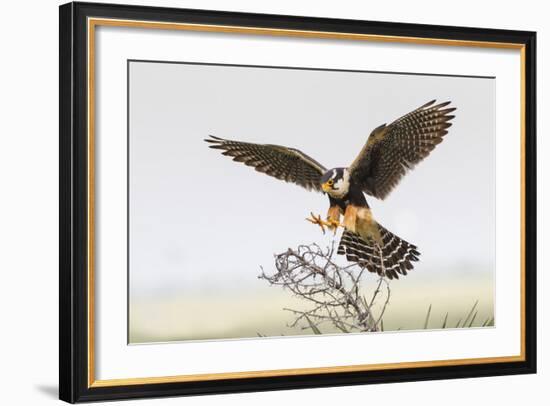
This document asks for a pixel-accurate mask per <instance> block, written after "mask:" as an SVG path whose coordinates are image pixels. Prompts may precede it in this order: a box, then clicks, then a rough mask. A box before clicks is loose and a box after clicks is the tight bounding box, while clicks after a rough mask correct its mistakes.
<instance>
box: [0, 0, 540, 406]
mask: <svg viewBox="0 0 550 406" xmlns="http://www.w3.org/2000/svg"><path fill="white" fill-rule="evenodd" d="M127 2H128V3H135V4H155V5H166V6H177V7H194V8H207V9H226V10H234V11H253V12H264V13H278V14H295V15H311V16H321V17H341V18H357V19H370V20H385V21H404V22H418V23H432V24H447V25H465V26H483V27H494V28H509V29H527V30H537V31H539V65H538V70H539V73H542V72H544V71H545V70H547V68H546V67H547V66H548V56H547V55H545V54H543V53H542V52H541V50H543V49H544V48H545V43H546V42H545V41H546V40H547V38H548V35H549V33H550V31H549V30H550V28H549V27H548V24H547V21H545V15H547V12H546V11H545V10H544V9H543V7H544V5H543V2H535V1H524V2H522V3H521V6H518V3H517V2H515V3H511V4H512V5H511V6H508V7H506V5H504V4H503V2H502V1H501V2H498V3H497V2H485V3H480V2H473V1H467V0H464V1H463V2H461V4H460V7H455V8H453V9H452V12H449V8H448V7H441V2H440V1H424V2H422V3H420V4H419V3H418V2H407V1H399V2H397V1H396V2H393V3H392V4H389V3H384V2H382V3H369V4H366V3H360V2H352V1H344V0H342V1H340V2H333V1H326V2H322V1H319V0H318V1H315V2H308V1H305V0H303V1H297V0H294V1H290V0H289V1H287V0H278V1H264V2H261V3H260V2H254V1H251V0H249V1H246V0H232V1H231V3H230V4H227V3H228V2H227V1H225V2H224V1H223V0H202V1H198V0H193V1H156V2H152V1H147V2H135V1H130V0H128V1H127ZM396 3H399V4H396ZM58 4H60V3H59V2H56V1H29V2H25V3H19V4H18V3H15V2H13V3H11V4H10V5H9V6H5V7H4V8H3V14H4V16H7V17H9V18H6V19H5V21H4V23H3V24H2V25H1V26H0V30H1V31H0V34H1V36H2V38H3V40H2V49H3V51H4V53H3V58H2V62H3V63H2V65H1V67H0V69H1V71H2V74H1V75H0V85H1V87H0V89H1V92H2V97H1V101H0V103H2V110H1V111H2V120H0V134H1V137H2V138H1V139H2V148H0V155H1V156H0V170H1V173H2V187H3V199H2V200H1V202H0V205H1V207H2V210H0V224H1V225H2V226H1V228H0V230H1V231H0V240H1V245H0V246H1V247H2V250H1V251H0V252H1V255H0V269H1V270H2V271H3V275H4V280H3V282H2V284H0V286H1V287H0V289H1V291H0V308H1V309H2V317H3V326H2V332H3V334H2V336H1V339H0V340H1V345H0V359H1V360H2V367H1V370H0V374H1V378H2V381H3V382H4V383H5V384H4V385H3V388H4V390H3V391H2V393H1V395H0V396H2V403H5V404H10V405H14V404H46V403H54V402H58V401H57V400H56V399H57V356H58V354H57V326H58V324H57V263H58V261H57V249H58V245H57V220H58V217H57V191H58V189H57V129H58V127H57V113H58V110H57V92H58V82H57V74H58V73H57V69H58V64H57V41H58V26H57V24H58V19H57V15H58V10H57V6H58ZM520 7H521V8H520ZM473 10H475V12H473ZM496 10H498V12H495V11H496ZM6 51H7V54H6ZM538 85H539V106H538V107H539V108H538V111H539V115H541V114H540V113H541V112H543V111H545V110H547V109H548V108H546V109H545V106H546V104H545V103H546V100H545V99H544V97H542V96H544V95H542V93H543V92H544V91H545V92H544V93H546V94H547V93H548V91H550V89H548V80H547V79H546V78H545V77H544V76H543V75H542V74H541V75H540V76H539V79H538ZM546 107H547V106H546ZM538 130H539V131H538V132H539V134H541V135H542V134H544V133H546V132H547V131H545V130H547V125H546V123H544V122H542V120H539V129H538ZM549 148H550V147H549V143H548V141H547V140H546V139H545V138H544V137H542V136H541V137H540V140H539V143H538V155H539V156H546V155H548V153H550V149H549ZM545 171H548V165H547V164H545V163H544V162H542V161H540V162H539V176H538V179H539V207H543V200H544V195H545V194H546V190H544V189H542V182H543V179H544V177H545V173H544V172H545ZM10 175H11V176H10ZM544 217H545V216H544V213H539V269H544V264H543V258H542V251H543V246H544V234H545V232H544V231H545V230H543V226H544V222H545V219H544ZM546 284H547V283H546V278H544V274H542V273H540V274H539V292H542V291H544V288H543V287H544V286H545V285H546ZM540 296H541V295H539V297H540ZM543 301H544V300H543V298H542V297H541V298H540V299H539V315H542V314H543V312H544V311H545V310H546V309H544V307H545V306H547V304H546V303H547V301H544V303H543ZM543 328H545V326H543V325H542V318H539V342H540V343H542V342H543V339H542V334H543V331H542V330H543ZM545 336H546V334H545ZM547 358H548V357H547V355H546V352H545V351H544V348H539V360H540V361H543V360H546V359H547ZM545 366H546V365H545V362H539V371H540V373H539V375H538V376H516V377H499V378H483V379H469V380H454V381H439V382H422V383H407V384H399V386H395V385H375V386H360V387H346V388H329V389H312V390H302V391H291V392H288V391H287V392H271V393H262V394H258V393H251V394H242V395H229V396H228V395H225V396H209V397H200V398H187V399H185V402H187V404H190V405H210V404H213V405H216V404H239V405H253V404H254V405H257V404H260V403H261V404H265V403H266V402H267V403H269V404H271V403H273V404H277V403H278V404H280V403H284V402H286V403H292V404H297V403H300V402H308V403H309V402H315V403H316V404H334V403H336V402H338V403H342V402H357V401H365V402H366V401H368V402H370V403H379V404H399V403H401V402H405V401H410V400H411V399H418V400H419V401H420V400H421V401H422V403H423V404H426V405H432V404H433V405H436V404H440V403H441V400H442V399H443V400H444V401H445V402H446V404H449V405H455V404H456V405H459V404H460V405H463V404H464V403H466V402H468V403H471V402H472V399H476V401H475V403H476V404H482V403H484V402H494V403H497V404H517V403H518V402H521V401H524V400H525V399H528V398H534V399H535V398H536V397H537V395H538V396H542V395H543V394H544V393H545V392H547V391H545V390H544V386H543V385H544V382H545V381H547V380H548V378H549V374H547V373H546V367H545ZM396 389H398V390H396ZM181 402H182V400H181V399H165V400H146V401H141V402H139V404H140V405H144V404H181ZM134 403H135V404H138V403H137V402H127V403H125V404H134ZM111 404H112V403H111Z"/></svg>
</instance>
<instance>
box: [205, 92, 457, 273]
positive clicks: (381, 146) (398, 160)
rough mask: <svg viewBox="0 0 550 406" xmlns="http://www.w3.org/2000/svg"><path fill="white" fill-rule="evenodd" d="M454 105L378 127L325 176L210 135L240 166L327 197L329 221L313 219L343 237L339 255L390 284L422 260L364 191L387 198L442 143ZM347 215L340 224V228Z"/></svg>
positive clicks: (291, 158) (431, 107)
mask: <svg viewBox="0 0 550 406" xmlns="http://www.w3.org/2000/svg"><path fill="white" fill-rule="evenodd" d="M449 104H450V102H445V103H440V104H435V100H432V101H430V102H429V103H426V104H424V105H422V106H420V107H418V108H417V109H415V110H413V111H411V112H410V113H408V114H406V115H404V116H402V117H401V118H398V119H397V120H395V121H394V122H393V123H391V124H389V125H386V124H383V125H381V126H379V127H377V128H375V129H374V130H373V131H372V132H371V134H370V136H369V138H368V139H367V142H366V144H365V145H364V146H363V148H362V149H361V152H359V155H358V156H357V157H356V158H355V160H354V161H353V162H352V163H351V165H349V166H348V167H346V168H341V167H338V168H333V169H329V170H327V169H326V168H325V167H324V166H323V165H321V164H320V163H319V162H317V161H316V160H314V159H313V158H311V157H310V156H308V155H306V154H304V153H303V152H301V151H299V150H297V149H294V148H288V147H283V146H280V145H272V144H254V143H250V142H242V141H233V140H228V139H223V138H219V137H215V136H212V135H210V138H208V139H205V141H206V142H208V143H210V144H211V145H210V148H214V149H220V150H222V151H223V152H222V154H223V155H226V156H230V157H232V158H233V160H234V161H236V162H242V163H244V164H245V165H247V166H251V167H254V168H255V169H256V171H258V172H262V173H265V174H267V175H270V176H273V177H275V178H277V179H280V180H284V181H286V182H291V183H295V184H298V185H300V186H302V187H304V188H305V189H308V190H314V191H318V192H322V193H323V194H324V193H326V194H328V198H329V203H330V207H329V209H328V214H327V217H326V220H323V219H321V216H320V215H318V216H315V215H313V213H311V217H310V218H308V219H307V220H309V221H310V222H312V223H314V224H318V225H319V226H320V227H321V229H322V230H323V233H324V232H325V227H327V228H329V229H330V230H333V231H334V232H336V230H337V228H338V227H343V228H344V232H343V234H342V237H341V239H340V242H339V245H338V251H337V253H338V254H341V255H345V256H346V258H347V260H348V261H350V262H355V263H357V264H358V265H359V266H361V267H362V268H366V269H367V270H368V271H370V272H374V273H377V274H378V275H380V276H386V277H387V278H389V279H393V278H396V279H397V278H398V277H399V274H401V275H406V274H407V272H408V271H410V270H411V269H413V265H412V262H414V261H418V257H419V255H420V253H419V251H418V249H417V247H416V246H415V245H413V244H411V243H409V242H407V241H405V240H403V239H401V238H399V237H398V236H396V235H395V234H393V233H391V232H390V231H388V230H387V229H385V228H384V227H383V226H382V225H380V224H379V223H378V222H377V221H376V220H375V219H374V217H373V215H372V212H371V210H370V208H369V205H368V203H367V200H366V198H365V193H366V194H367V195H369V196H373V197H376V198H378V199H384V198H386V196H388V194H389V193H390V192H391V191H392V190H393V188H394V187H395V186H396V185H397V184H398V183H399V181H400V180H401V178H402V177H403V176H404V175H405V174H406V173H407V171H409V170H410V169H412V168H413V167H414V166H415V165H416V164H417V163H419V162H420V161H422V160H423V159H424V158H426V157H427V156H428V155H429V154H430V152H431V151H432V150H433V149H434V148H435V146H436V145H437V144H439V143H440V142H441V141H443V137H444V136H445V135H446V134H447V132H448V131H447V129H448V128H449V127H450V126H451V123H450V121H451V120H452V119H453V118H454V116H453V115H450V114H449V113H451V112H452V111H454V110H455V108H453V107H447V106H448V105H449ZM342 215H343V223H340V219H341V216H342Z"/></svg>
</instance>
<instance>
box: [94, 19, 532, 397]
mask: <svg viewBox="0 0 550 406" xmlns="http://www.w3.org/2000/svg"><path fill="white" fill-rule="evenodd" d="M97 26H110V27H131V28H149V29H161V30H183V31H194V32H217V33H234V34H245V35H267V36H284V37H299V38H318V39H341V40H355V41H371V42H390V43H402V44H420V45H436V46H460V47H478V48H497V49H513V50H519V51H520V64H521V67H520V69H521V74H520V83H521V85H520V86H521V91H520V93H521V101H520V109H521V111H520V124H521V129H520V137H521V150H520V154H521V158H520V162H521V180H520V182H521V186H520V188H521V189H520V191H521V219H520V223H521V237H520V239H521V247H520V250H521V269H520V279H521V281H520V341H521V348H520V354H519V355H511V356H502V357H482V358H464V359H451V360H433V361H415V362H396V363H384V364H364V365H347V366H329V367H315V368H296V369H277V370H265V371H242V372H220V373H211V374H189V375H174V376H159V377H144V378H122V379H107V380H96V379H95V334H94V332H95V329H94V327H95V317H94V307H95V304H94V303H95V278H94V270H95V263H94V241H95V233H94V225H95V217H94V211H95V208H94V201H95V199H94V196H95V170H94V163H95V150H94V146H95V138H94V137H95V28H96V27H97ZM87 28H88V29H87V41H88V64H87V65H88V69H87V72H88V77H87V80H88V275H87V280H88V387H89V388H98V387H110V386H123V385H143V384H160V383H176V382H192V381H213V380H220V379H244V378H260V377H262V378H265V377H278V376H279V377H280V376H291V375H293V376H296V375H312V374H330V373H342V372H361V371H380V370H390V369H396V368H425V367H440V366H458V365H473V364H478V365H479V364H493V363H503V362H521V361H525V163H526V162H525V45H523V44H519V43H507V42H488V41H466V40H453V39H440V38H422V37H403V36H391V35H373V34H355V33H345V32H325V31H305V30H290V29H274V28H260V27H242V26H227V25H207V24H187V23H167V22H154V21H139V20H120V19H109V18H89V19H88V27H87Z"/></svg>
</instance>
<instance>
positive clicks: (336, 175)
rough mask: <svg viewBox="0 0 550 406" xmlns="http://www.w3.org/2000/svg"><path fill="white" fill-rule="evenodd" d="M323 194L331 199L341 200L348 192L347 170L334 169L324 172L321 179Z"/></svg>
mask: <svg viewBox="0 0 550 406" xmlns="http://www.w3.org/2000/svg"><path fill="white" fill-rule="evenodd" d="M321 188H322V189H323V192H326V193H328V194H329V195H330V196H331V197H334V198H337V199H341V198H343V197H344V196H346V195H347V194H348V192H349V171H348V170H347V168H334V169H329V170H328V171H326V172H325V173H324V174H323V176H322V177H321Z"/></svg>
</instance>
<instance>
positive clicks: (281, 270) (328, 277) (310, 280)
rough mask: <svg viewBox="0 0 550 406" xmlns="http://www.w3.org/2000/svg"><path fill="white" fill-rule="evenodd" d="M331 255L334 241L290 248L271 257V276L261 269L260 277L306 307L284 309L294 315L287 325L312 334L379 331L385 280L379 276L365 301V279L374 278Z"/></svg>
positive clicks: (387, 295)
mask: <svg viewBox="0 0 550 406" xmlns="http://www.w3.org/2000/svg"><path fill="white" fill-rule="evenodd" d="M335 255H336V252H335V243H334V241H333V242H332V244H331V246H330V247H327V248H326V249H322V248H321V247H320V246H319V245H317V244H311V245H300V246H298V248H296V249H291V248H289V249H288V250H286V251H285V252H283V253H281V254H277V255H275V268H276V272H275V273H273V274H272V275H268V274H266V273H265V272H264V269H263V268H262V273H261V275H260V276H259V278H260V279H263V280H266V281H267V282H268V283H269V284H270V285H272V286H281V287H282V288H283V289H286V290H288V291H290V292H291V293H292V294H293V295H294V296H296V297H298V298H300V299H302V300H303V301H304V303H305V304H306V307H307V308H306V309H305V310H299V309H291V308H285V309H284V310H286V311H289V312H291V313H292V314H293V315H294V320H293V322H292V323H290V324H289V327H297V326H301V327H302V328H304V329H305V328H311V329H312V331H313V332H314V333H315V334H322V328H323V326H327V325H331V326H334V327H336V328H337V329H338V330H340V331H342V332H345V333H352V332H365V331H381V330H383V322H382V317H383V315H384V312H385V310H386V307H387V305H388V302H389V300H390V287H389V284H388V282H387V280H386V279H385V278H384V277H379V279H378V280H377V281H376V282H375V285H372V286H375V287H374V292H373V293H372V294H371V295H369V297H368V298H367V297H365V287H367V280H368V279H369V278H366V276H367V275H370V279H371V280H372V276H373V275H372V274H369V272H368V271H367V270H366V269H365V268H362V267H361V266H359V265H357V264H356V263H353V264H351V263H350V264H348V265H339V264H337V263H336V262H335V260H334V256H335ZM377 302H380V303H379V305H378V306H375V304H377ZM375 308H376V310H375ZM304 326H305V327H304Z"/></svg>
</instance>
